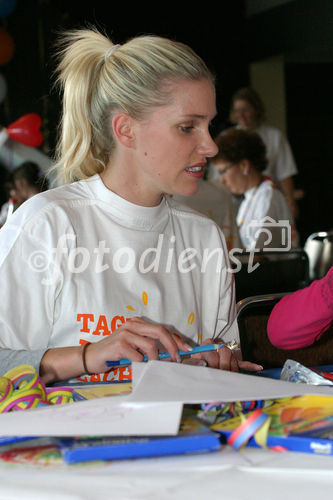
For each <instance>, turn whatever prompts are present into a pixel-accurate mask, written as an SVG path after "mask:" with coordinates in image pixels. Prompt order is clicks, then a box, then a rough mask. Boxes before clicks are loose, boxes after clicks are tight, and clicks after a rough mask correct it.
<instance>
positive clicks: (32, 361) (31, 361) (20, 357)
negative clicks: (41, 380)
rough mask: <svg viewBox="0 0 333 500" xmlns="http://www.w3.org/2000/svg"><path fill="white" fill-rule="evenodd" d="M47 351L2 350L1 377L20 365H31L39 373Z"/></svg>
mask: <svg viewBox="0 0 333 500" xmlns="http://www.w3.org/2000/svg"><path fill="white" fill-rule="evenodd" d="M45 352H46V349H39V350H36V351H23V350H18V351H14V350H11V349H0V376H3V375H4V374H5V373H6V372H8V371H9V370H11V369H12V368H15V367H16V366H19V365H31V366H33V367H34V368H35V370H36V372H37V373H39V367H40V362H41V359H42V357H43V356H44V354H45Z"/></svg>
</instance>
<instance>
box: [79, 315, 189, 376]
mask: <svg viewBox="0 0 333 500" xmlns="http://www.w3.org/2000/svg"><path fill="white" fill-rule="evenodd" d="M162 346H163V348H165V350H167V351H168V352H169V354H170V360H171V361H177V362H180V356H179V353H178V350H189V347H188V346H187V345H186V343H185V342H183V341H182V339H181V338H180V337H178V336H175V335H172V334H171V333H170V332H169V331H168V330H167V329H166V328H165V327H164V326H162V325H158V324H154V323H148V322H147V321H145V320H143V319H142V318H138V317H135V318H132V319H130V320H129V321H127V322H126V323H124V324H123V325H122V326H121V327H120V328H118V329H117V330H116V331H115V332H113V333H112V334H111V335H110V336H108V337H106V338H104V339H103V340H100V341H99V342H95V343H92V344H90V345H89V347H88V348H86V351H85V361H86V366H87V369H88V370H89V372H91V373H100V372H105V371H106V370H109V367H108V366H106V361H119V360H120V359H122V358H127V359H129V360H130V361H139V362H140V361H142V360H143V356H144V355H145V354H146V355H147V357H148V359H149V360H153V359H158V351H159V349H161V347H162Z"/></svg>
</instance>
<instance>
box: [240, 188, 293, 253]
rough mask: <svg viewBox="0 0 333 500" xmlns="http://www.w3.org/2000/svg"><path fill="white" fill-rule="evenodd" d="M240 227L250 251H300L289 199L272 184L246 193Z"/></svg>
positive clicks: (244, 241)
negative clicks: (289, 249) (297, 249)
mask: <svg viewBox="0 0 333 500" xmlns="http://www.w3.org/2000/svg"><path fill="white" fill-rule="evenodd" d="M237 224H238V227H239V233H240V237H241V240H242V244H243V246H244V248H245V249H247V250H252V249H254V248H256V249H259V250H261V249H264V248H270V249H274V248H277V249H280V248H285V249H287V248H288V247H290V248H295V247H297V243H298V241H297V233H296V230H295V225H294V221H293V218H292V215H291V213H290V210H289V207H288V204H287V202H286V199H285V197H284V196H283V194H282V193H281V191H280V190H279V189H277V188H276V187H274V186H273V185H272V183H271V181H269V180H266V181H264V182H262V183H261V184H259V186H258V187H257V188H252V189H249V190H248V191H246V192H245V193H244V200H243V201H242V203H241V205H240V207H239V210H238V213H237ZM260 231H261V232H260ZM269 240H270V241H269Z"/></svg>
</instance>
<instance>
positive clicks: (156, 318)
mask: <svg viewBox="0 0 333 500" xmlns="http://www.w3.org/2000/svg"><path fill="white" fill-rule="evenodd" d="M59 57H60V62H59V67H58V69H59V82H60V84H61V86H62V89H63V116H62V128H61V136H60V141H59V148H58V161H57V165H56V168H57V169H58V172H59V174H60V175H61V176H63V178H64V179H65V181H66V182H67V184H65V185H63V186H60V187H58V188H56V189H51V190H49V191H47V192H45V193H42V194H39V195H36V196H35V197H33V198H32V199H30V200H28V201H27V202H25V204H24V206H22V207H20V208H19V209H18V210H17V211H16V212H15V213H14V214H13V216H12V217H11V219H10V224H8V225H6V227H5V228H4V229H3V230H2V232H1V241H0V243H1V258H0V264H1V275H2V280H3V283H5V285H4V288H6V294H5V298H4V300H1V304H0V323H1V335H0V343H1V344H0V345H1V348H2V357H3V358H4V357H5V356H7V354H8V355H9V357H8V358H7V359H10V364H12V365H13V364H18V361H19V360H21V361H22V359H24V360H25V361H27V360H28V361H30V362H34V364H35V366H36V367H37V369H39V372H40V374H41V375H42V376H43V377H44V379H45V381H46V382H54V381H56V380H60V379H67V378H71V377H77V376H80V375H82V374H87V373H89V374H95V373H105V372H106V371H107V370H108V368H107V365H106V362H107V361H115V362H117V361H118V360H120V359H121V358H128V359H130V360H131V361H142V360H143V356H144V354H146V355H147V356H148V359H157V357H158V349H159V348H162V349H164V350H168V351H169V353H170V359H171V360H172V361H180V357H179V354H178V349H179V348H181V349H185V350H186V349H189V345H190V346H191V345H194V344H197V343H201V342H204V341H205V342H213V341H214V342H215V341H219V342H222V343H228V342H233V341H237V340H238V329H237V323H236V316H235V303H234V300H235V299H234V297H235V294H234V284H233V280H232V275H231V274H230V273H228V272H227V267H228V261H227V250H226V246H225V241H224V237H223V234H222V233H221V231H220V230H219V228H218V227H217V226H216V225H215V224H214V223H213V222H212V221H210V220H208V219H207V218H205V217H203V216H200V215H197V214H194V213H192V212H191V210H190V209H185V208H183V207H181V206H178V205H177V204H175V203H173V202H172V201H170V200H167V198H166V197H165V196H164V195H163V193H170V194H182V195H191V194H193V193H195V192H196V190H197V189H198V181H199V179H200V178H201V177H202V176H203V172H204V167H205V165H206V159H207V158H210V157H212V156H214V155H215V154H216V153H217V148H216V145H215V143H214V142H213V140H212V138H211V136H210V134H209V125H210V122H211V120H212V118H213V117H214V116H215V114H216V107H215V90H214V83H213V81H214V79H213V76H212V75H211V73H210V71H209V70H208V69H207V67H206V65H205V64H204V63H203V61H202V60H201V59H200V58H199V57H198V56H197V55H196V54H195V53H194V52H193V51H192V50H191V49H190V48H189V47H187V46H185V45H183V44H181V43H176V42H174V41H171V40H168V39H165V38H160V37H155V36H142V37H137V38H134V39H132V40H129V41H128V42H126V43H124V44H123V45H114V44H113V43H112V42H111V41H110V40H109V39H108V38H107V37H106V36H104V35H103V34H101V33H99V32H97V31H95V30H78V31H73V32H70V33H67V34H66V35H65V36H64V37H63V39H62V46H61V48H60V51H59ZM214 252H215V254H214V255H210V254H212V253H214ZM205 255H206V259H205ZM209 255H210V257H209ZM43 259H44V260H43ZM175 333H176V334H177V335H174V334H175ZM212 339H214V340H212ZM201 362H202V363H205V364H209V366H212V367H216V368H225V369H229V370H234V371H238V370H239V368H243V367H244V368H246V369H254V370H257V369H260V367H258V366H257V365H252V364H251V363H247V362H242V361H239V360H238V357H236V356H235V355H234V353H233V352H232V351H231V350H230V349H229V348H227V347H224V348H222V349H221V350H220V351H219V352H218V353H213V354H210V355H209V356H208V355H205V356H203V357H202V360H201ZM85 380H89V377H88V378H86V379H85ZM94 380H95V379H94ZM104 380H105V378H104Z"/></svg>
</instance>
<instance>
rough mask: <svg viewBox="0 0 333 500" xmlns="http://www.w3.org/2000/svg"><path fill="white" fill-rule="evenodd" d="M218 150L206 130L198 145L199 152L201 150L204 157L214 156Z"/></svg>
mask: <svg viewBox="0 0 333 500" xmlns="http://www.w3.org/2000/svg"><path fill="white" fill-rule="evenodd" d="M218 151H219V150H218V147H217V145H216V143H215V141H214V140H213V138H212V136H211V135H210V133H209V132H208V133H207V134H206V135H205V138H204V140H203V142H202V144H201V145H200V152H203V154H204V156H205V157H206V158H213V157H214V156H216V155H217V153H218Z"/></svg>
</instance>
